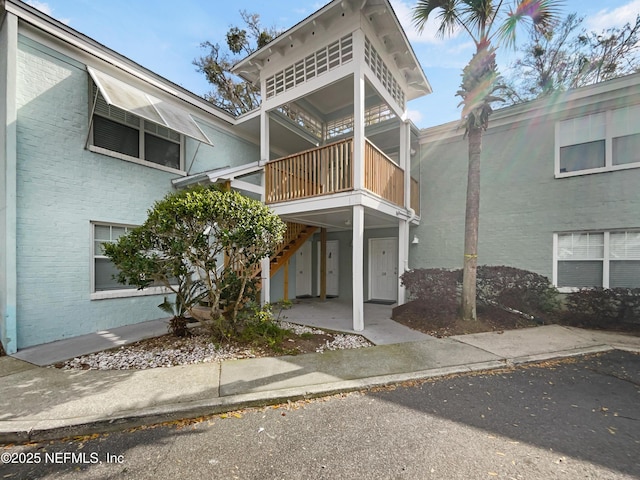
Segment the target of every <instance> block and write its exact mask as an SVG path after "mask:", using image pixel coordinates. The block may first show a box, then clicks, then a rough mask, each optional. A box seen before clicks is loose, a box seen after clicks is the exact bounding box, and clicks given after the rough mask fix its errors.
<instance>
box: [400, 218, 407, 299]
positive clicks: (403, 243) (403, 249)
mask: <svg viewBox="0 0 640 480" xmlns="http://www.w3.org/2000/svg"><path fill="white" fill-rule="evenodd" d="M408 269H409V222H408V221H407V220H404V219H400V220H399V222H398V305H402V304H404V303H405V301H406V291H405V287H404V286H403V285H402V282H401V281H400V276H401V275H402V274H403V273H404V272H406V271H407V270H408Z"/></svg>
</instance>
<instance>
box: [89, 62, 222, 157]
mask: <svg viewBox="0 0 640 480" xmlns="http://www.w3.org/2000/svg"><path fill="white" fill-rule="evenodd" d="M87 70H88V71H89V75H91V78H92V79H93V81H94V82H95V83H96V85H97V87H98V90H100V94H101V95H102V97H103V98H104V100H105V101H106V102H107V103H108V104H109V105H114V106H116V107H118V108H121V109H122V110H126V111H127V112H130V113H133V114H134V115H137V116H139V117H142V118H144V119H146V120H149V121H150V122H154V123H157V124H159V125H163V126H165V127H167V128H170V129H171V130H175V131H176V132H179V133H182V134H183V135H186V136H188V137H191V138H193V139H195V140H198V141H199V142H203V143H207V144H209V145H213V144H212V143H211V141H210V140H209V138H207V136H206V135H205V133H204V132H203V131H202V130H201V129H200V127H199V126H198V124H197V123H196V122H195V121H194V120H193V118H192V117H191V115H190V114H189V113H188V112H186V111H185V110H183V109H181V108H180V107H178V106H176V105H173V104H171V103H169V102H165V101H164V100H160V99H159V98H156V97H154V96H153V95H150V94H148V93H145V92H143V91H142V90H139V89H138V88H136V87H133V86H131V85H128V84H127V83H125V82H123V81H121V80H118V79H117V78H113V77H112V76H111V75H107V74H106V73H103V72H100V71H98V70H96V69H94V68H91V67H89V66H87Z"/></svg>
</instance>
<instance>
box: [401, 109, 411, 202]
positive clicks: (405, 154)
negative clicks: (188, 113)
mask: <svg viewBox="0 0 640 480" xmlns="http://www.w3.org/2000/svg"><path fill="white" fill-rule="evenodd" d="M399 157H400V158H399V163H400V168H402V170H404V206H405V208H409V207H410V206H411V124H410V123H409V121H408V120H405V121H404V122H402V123H401V124H400V155H399Z"/></svg>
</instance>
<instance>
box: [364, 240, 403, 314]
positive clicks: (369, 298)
mask: <svg viewBox="0 0 640 480" xmlns="http://www.w3.org/2000/svg"><path fill="white" fill-rule="evenodd" d="M377 240H391V241H392V243H393V247H394V249H395V253H394V255H392V258H393V261H394V265H395V271H396V275H395V276H396V279H397V278H398V239H397V238H396V237H374V238H370V239H369V254H368V257H369V258H368V264H369V275H368V277H369V278H368V287H369V288H368V291H367V299H368V300H395V301H396V302H397V301H398V298H397V295H398V288H397V285H395V286H394V289H393V292H394V293H393V295H394V298H388V299H387V298H374V297H373V296H372V295H371V289H372V284H373V282H372V278H373V277H372V275H371V272H372V265H373V261H374V258H373V256H372V255H371V251H372V248H371V245H372V243H373V242H375V241H377ZM396 283H397V280H396Z"/></svg>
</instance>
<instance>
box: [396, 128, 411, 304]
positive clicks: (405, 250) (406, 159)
mask: <svg viewBox="0 0 640 480" xmlns="http://www.w3.org/2000/svg"><path fill="white" fill-rule="evenodd" d="M410 128H411V127H410V124H409V122H408V121H406V120H405V121H403V122H402V123H401V124H400V152H399V158H398V161H399V164H400V168H402V170H403V171H404V206H405V208H409V207H410V206H411V130H410ZM408 269H409V221H408V220H405V219H403V218H400V219H399V220H398V305H402V304H403V303H404V302H405V301H406V292H405V287H404V286H403V285H402V282H401V281H400V276H401V275H402V274H403V273H404V272H405V271H406V270H408Z"/></svg>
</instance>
